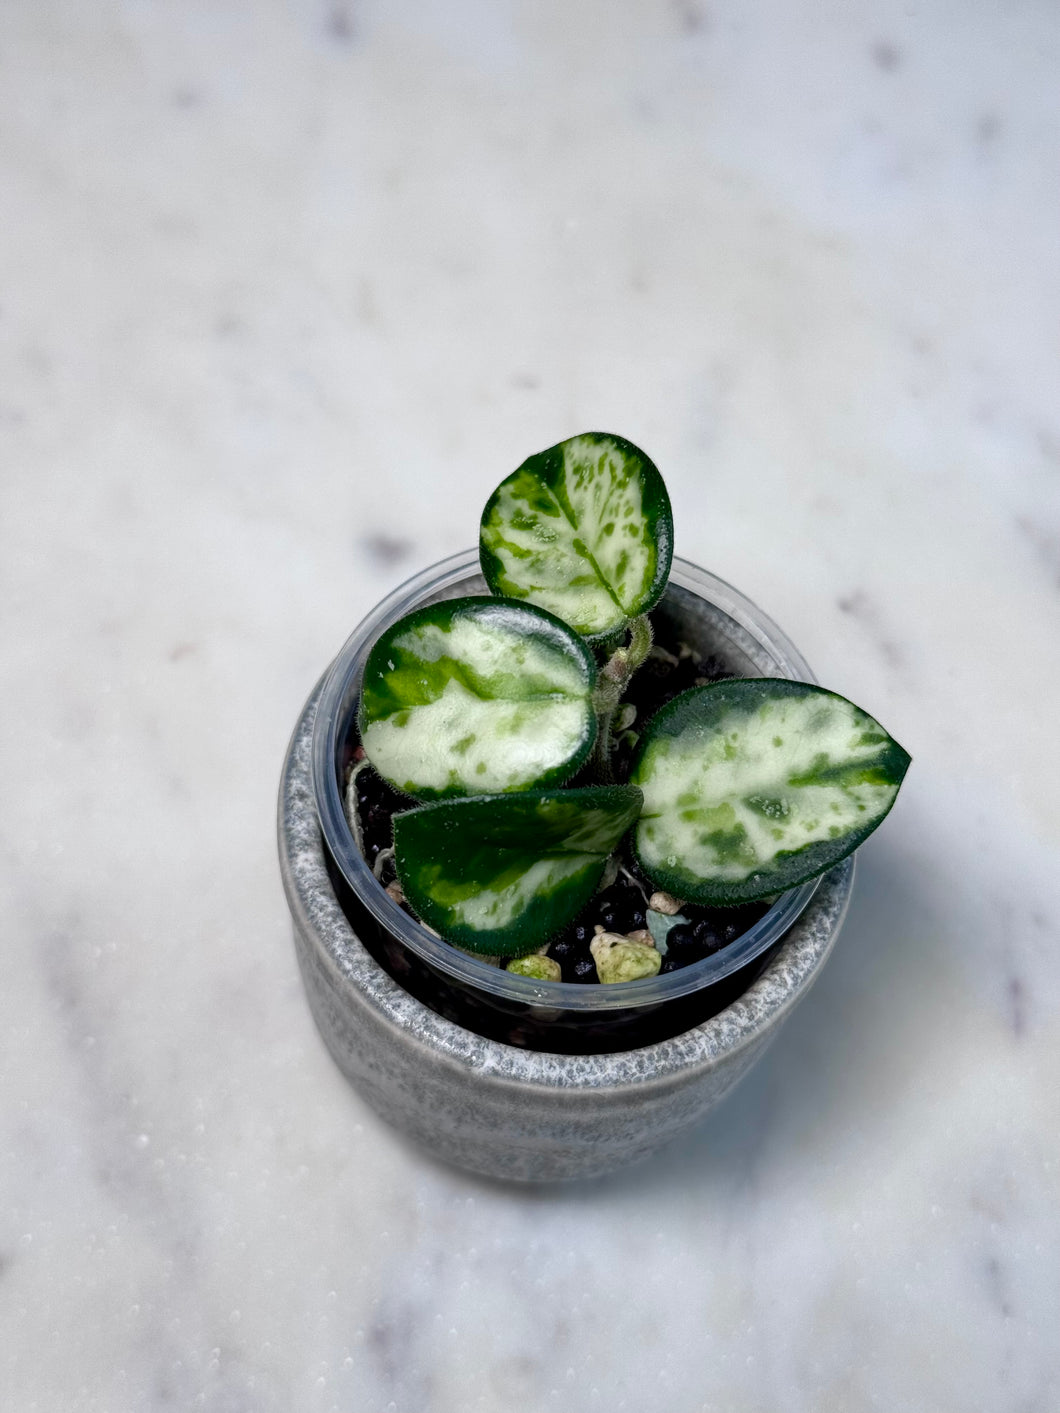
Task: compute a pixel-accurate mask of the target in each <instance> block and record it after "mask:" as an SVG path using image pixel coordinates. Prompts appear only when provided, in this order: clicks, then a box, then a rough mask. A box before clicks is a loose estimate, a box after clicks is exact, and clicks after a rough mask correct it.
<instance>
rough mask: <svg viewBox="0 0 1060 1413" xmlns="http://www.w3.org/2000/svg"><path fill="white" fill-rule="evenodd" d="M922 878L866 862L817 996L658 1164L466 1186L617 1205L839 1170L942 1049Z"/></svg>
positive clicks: (878, 860)
mask: <svg viewBox="0 0 1060 1413" xmlns="http://www.w3.org/2000/svg"><path fill="white" fill-rule="evenodd" d="M923 878H924V872H923V865H922V863H921V864H920V865H915V864H914V863H913V861H912V859H911V858H910V857H909V856H902V855H899V854H897V853H895V852H893V851H892V850H890V849H889V848H888V846H887V845H886V844H884V843H883V842H882V841H881V842H880V844H879V845H878V846H877V847H875V848H872V849H863V850H862V853H861V855H859V858H858V873H857V881H856V883H855V888H854V895H853V897H852V899H851V904H850V911H849V913H848V915H847V919H846V923H845V925H844V928H843V931H842V932H841V934H840V936H839V939H838V941H837V942H836V946H835V950H834V951H833V953H832V955H831V957H830V958H829V960H828V962H827V964H826V966H825V967H824V969H823V970H822V972H821V975H820V977H819V978H818V980H817V982H816V984H815V985H814V987H813V988H812V990H811V991H810V992H809V994H808V995H807V996H806V997H805V998H804V999H803V1001H802V1002H801V1004H800V1005H799V1006H797V1007H796V1009H795V1011H794V1012H793V1014H792V1015H791V1016H789V1017H788V1020H787V1022H786V1023H785V1024H784V1025H783V1026H782V1027H781V1030H780V1033H779V1035H778V1036H777V1037H776V1039H775V1040H774V1041H773V1043H772V1045H771V1046H770V1047H769V1049H768V1050H767V1051H766V1053H765V1055H764V1056H763V1057H762V1058H761V1059H760V1060H759V1061H758V1063H757V1064H756V1065H755V1066H754V1067H753V1068H752V1070H751V1071H750V1073H749V1074H747V1075H746V1076H745V1077H744V1078H743V1079H742V1080H741V1081H740V1083H738V1084H737V1086H736V1088H735V1089H734V1090H733V1091H732V1092H731V1093H730V1094H729V1095H728V1096H727V1097H726V1098H725V1099H724V1100H723V1101H722V1102H721V1104H720V1105H719V1106H718V1108H717V1109H715V1110H714V1112H713V1113H712V1114H710V1115H708V1116H707V1117H706V1118H705V1119H704V1120H703V1121H702V1122H701V1123H700V1124H698V1125H697V1126H696V1128H694V1129H693V1130H691V1131H690V1132H688V1133H686V1134H684V1135H682V1136H681V1137H680V1138H677V1139H675V1140H674V1141H673V1142H672V1143H671V1144H669V1145H668V1146H667V1147H666V1148H665V1149H663V1150H661V1151H660V1152H659V1153H657V1154H654V1155H653V1156H651V1157H650V1158H648V1159H646V1160H643V1161H641V1162H640V1163H637V1164H635V1165H632V1166H630V1167H628V1168H624V1169H622V1170H620V1171H619V1172H616V1173H614V1174H611V1175H609V1176H606V1177H601V1178H594V1179H592V1180H591V1181H580V1182H545V1183H529V1184H525V1185H524V1184H519V1185H518V1186H515V1185H513V1184H512V1183H509V1182H504V1181H501V1180H493V1179H489V1178H483V1177H477V1176H472V1175H470V1174H466V1173H465V1174H463V1176H464V1178H465V1180H466V1181H469V1182H471V1183H472V1184H474V1185H475V1186H477V1187H480V1188H481V1189H483V1190H488V1191H491V1192H494V1193H497V1194H500V1193H506V1194H508V1195H509V1196H513V1195H515V1196H518V1197H520V1198H522V1199H525V1200H530V1201H552V1200H555V1199H562V1200H564V1201H567V1202H571V1201H573V1202H578V1201H591V1202H593V1203H599V1202H600V1201H601V1199H602V1198H604V1197H605V1196H607V1197H611V1198H613V1199H614V1200H616V1201H618V1202H621V1201H622V1200H623V1198H624V1197H626V1196H629V1195H633V1194H640V1195H643V1193H644V1191H645V1190H646V1188H648V1187H649V1186H650V1187H651V1189H652V1191H653V1193H654V1194H655V1195H656V1196H658V1197H662V1198H664V1199H665V1198H666V1196H667V1193H668V1192H670V1193H671V1194H673V1193H675V1192H676V1191H677V1190H684V1189H689V1188H692V1189H694V1188H697V1187H703V1186H709V1187H710V1188H712V1189H718V1190H721V1191H724V1190H726V1189H727V1188H730V1187H731V1188H733V1189H736V1188H739V1187H742V1186H744V1185H746V1182H747V1180H748V1176H749V1174H751V1173H752V1172H754V1171H756V1170H760V1172H759V1175H760V1176H764V1170H765V1168H766V1166H769V1167H772V1168H774V1169H776V1168H777V1167H778V1166H783V1167H784V1168H785V1170H786V1171H788V1172H790V1171H791V1164H793V1163H796V1164H797V1163H798V1162H799V1161H800V1158H802V1159H805V1160H808V1161H813V1162H815V1163H819V1162H820V1157H821V1154H822V1153H827V1154H828V1156H829V1159H830V1161H841V1155H842V1150H843V1148H844V1146H845V1144H846V1143H847V1142H849V1141H850V1139H851V1136H852V1135H855V1134H858V1133H862V1132H863V1131H864V1128H865V1124H866V1114H867V1113H868V1112H872V1113H876V1114H881V1113H885V1112H887V1111H889V1110H893V1109H894V1108H895V1107H896V1106H898V1105H900V1104H901V1101H902V1095H903V1093H904V1092H905V1091H906V1090H907V1089H908V1088H910V1087H912V1086H914V1085H915V1084H916V1080H917V1075H918V1073H920V1072H921V1067H922V1066H923V1065H924V1064H930V1062H931V1051H932V1048H933V1047H936V1046H938V1045H940V1044H943V1043H944V1035H943V1033H942V1031H941V1029H940V1028H939V1027H937V1025H935V1024H934V1023H933V1021H932V1013H933V1012H937V1009H938V1007H939V1006H940V1005H943V1004H944V1003H945V1002H946V1000H947V997H949V996H951V995H952V993H953V989H954V986H955V983H956V977H955V972H954V964H953V961H952V958H951V959H949V960H948V959H947V958H946V956H945V952H944V947H943V945H942V937H941V928H940V926H939V923H938V922H937V921H936V911H937V910H936V908H935V906H934V904H933V900H932V899H931V898H930V897H929V896H928V895H927V892H926V890H925V888H924V887H923V884H922V880H923ZM438 1166H439V1167H440V1168H441V1167H443V1166H445V1165H442V1164H438ZM447 1171H449V1172H450V1173H452V1172H453V1171H455V1170H453V1169H447Z"/></svg>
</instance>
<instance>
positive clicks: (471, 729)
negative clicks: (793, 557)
mask: <svg viewBox="0 0 1060 1413" xmlns="http://www.w3.org/2000/svg"><path fill="white" fill-rule="evenodd" d="M479 544H480V559H481V565H482V572H483V576H484V578H485V580H486V583H487V585H488V587H489V589H490V590H491V595H490V596H477V597H469V598H462V599H455V600H447V601H445V602H442V603H436V604H431V605H429V606H427V607H425V608H420V609H417V610H416V611H415V612H413V613H410V614H408V615H407V616H406V617H405V618H403V619H401V620H400V621H398V622H397V623H395V624H393V625H392V626H391V627H390V628H388V629H387V630H386V631H385V632H384V633H383V634H382V636H381V637H380V638H379V639H378V640H377V641H376V643H375V644H374V645H373V647H372V649H371V652H370V653H369V656H368V659H367V663H366V666H365V672H364V680H363V686H362V690H361V697H360V706H359V721H358V725H359V730H360V735H361V744H362V746H363V750H364V754H365V756H366V758H367V761H368V762H370V763H371V765H372V766H373V767H374V768H375V770H376V771H377V772H378V773H379V775H381V776H382V777H383V779H384V780H386V781H387V782H388V783H389V784H390V785H391V786H392V787H393V789H395V790H396V791H398V792H399V793H400V796H401V797H404V798H405V799H407V806H408V807H407V808H404V809H400V810H398V811H397V812H396V813H395V814H394V817H393V862H394V867H395V868H396V872H397V881H398V884H397V886H398V888H399V890H400V896H402V897H403V898H404V900H405V901H406V902H407V904H408V906H409V907H410V908H411V910H412V911H413V912H414V913H415V914H416V916H417V917H418V918H419V919H420V920H421V922H423V923H424V925H425V926H427V927H430V928H432V929H433V930H434V931H435V932H437V933H438V934H439V935H440V936H441V937H443V938H446V939H447V940H448V941H450V942H452V943H453V944H454V945H456V946H458V947H461V948H464V949H465V950H467V951H471V952H475V953H479V954H483V955H487V956H490V957H500V958H504V959H509V961H510V960H511V959H515V958H528V961H527V962H525V963H516V965H517V967H520V968H522V969H524V970H525V971H526V972H527V974H529V975H538V976H548V975H550V973H549V972H548V971H547V970H541V969H538V968H537V967H536V966H535V965H534V963H535V962H536V958H535V957H534V956H533V955H532V954H536V953H540V951H541V950H542V948H543V946H544V945H545V944H547V943H548V941H549V939H550V938H552V937H554V936H556V934H558V933H559V932H560V931H561V930H562V929H563V928H565V927H567V926H569V925H570V924H571V923H572V921H573V920H574V919H576V918H577V917H578V915H579V913H581V911H582V910H583V909H584V908H585V906H586V904H587V903H588V901H589V900H590V899H591V898H592V896H593V894H594V892H595V891H596V890H597V889H598V887H599V886H600V884H601V880H603V879H605V878H609V877H613V876H614V873H615V870H616V868H617V867H619V866H621V864H622V863H623V861H624V863H625V864H628V865H630V866H635V867H636V868H637V869H638V870H639V872H640V873H641V874H642V875H643V876H644V877H645V878H646V879H647V880H648V882H649V884H650V886H651V887H652V888H654V889H656V890H658V893H657V895H654V896H657V897H658V898H659V899H660V900H662V901H660V902H659V903H658V904H657V907H658V909H660V910H662V911H663V912H669V913H671V914H675V915H676V914H677V913H678V909H679V907H681V906H682V905H684V904H685V903H691V904H705V905H710V906H719V907H731V906H733V905H736V904H745V903H751V902H756V901H760V900H766V899H772V898H773V897H775V896H776V895H777V894H779V893H782V892H784V891H785V890H786V889H789V888H793V887H795V886H796V885H798V884H800V883H803V882H806V881H807V880H809V879H811V878H813V877H815V876H816V875H818V874H820V873H823V872H824V871H825V870H827V869H829V868H831V867H832V866H833V865H834V864H836V863H838V862H839V860H841V859H842V858H844V857H845V856H846V855H848V854H850V853H851V852H852V851H853V850H854V849H855V848H857V846H858V845H859V844H860V843H861V842H862V841H863V840H864V839H865V838H866V837H867V836H868V835H869V834H871V833H872V831H873V830H874V829H875V828H876V827H877V826H878V825H879V823H880V822H881V820H882V819H883V818H884V816H885V815H886V814H887V812H888V811H889V810H890V808H891V806H892V804H893V803H894V800H895V797H896V795H897V793H898V789H899V786H900V785H901V782H902V778H903V776H904V774H905V771H906V768H907V766H908V764H909V756H908V755H907V753H906V752H905V751H904V750H903V749H902V747H901V746H899V745H898V744H897V742H895V741H894V740H892V738H891V737H890V736H889V735H888V734H887V732H886V731H885V730H884V729H883V727H882V726H880V724H879V723H878V722H877V721H875V720H874V719H873V718H872V717H871V716H869V715H868V714H867V713H866V712H864V711H862V710H861V709H860V708H859V707H857V706H855V705H854V704H853V703H852V702H849V701H847V700H846V699H845V698H843V697H840V696H837V695H836V694H835V693H834V692H829V691H826V690H824V689H823V688H820V687H816V686H812V685H810V684H808V683H803V682H792V681H788V680H787V679H773V678H748V679H729V680H723V681H717V682H712V683H709V684H708V685H704V686H697V687H693V688H691V689H690V690H688V691H685V692H682V693H681V694H680V695H679V696H677V697H675V698H674V699H673V700H671V701H669V702H668V703H667V704H666V705H665V706H663V707H661V708H660V709H659V710H658V711H657V712H656V713H655V714H654V715H653V716H651V717H650V718H649V719H648V720H646V721H644V720H640V721H638V722H637V728H638V731H637V738H636V743H635V747H634V749H633V752H632V755H631V756H629V755H628V753H626V754H623V757H622V758H623V760H624V762H625V763H624V766H623V768H622V771H621V773H622V775H623V778H621V779H616V775H615V761H616V758H617V757H618V752H616V748H615V734H616V733H615V731H614V729H613V728H614V726H615V723H616V721H617V722H618V723H619V724H620V725H624V724H625V722H626V721H627V719H628V716H629V708H628V707H627V706H626V704H624V703H623V696H624V694H625V692H626V690H627V688H628V687H629V684H630V681H631V679H632V677H633V674H634V673H635V672H636V671H637V669H638V668H639V667H640V666H641V665H642V664H643V663H644V661H645V660H646V658H647V656H648V654H649V652H650V651H651V647H652V628H651V622H650V618H649V614H650V613H651V610H652V609H653V608H654V607H655V605H656V604H657V603H658V601H659V598H660V597H661V595H662V593H663V591H664V589H665V588H666V583H667V579H668V576H669V572H670V565H671V559H672V554H673V517H672V514H671V509H670V500H669V496H668V494H667V491H666V487H665V485H664V483H663V479H662V477H661V475H660V474H659V471H658V469H657V468H656V467H655V465H654V464H653V463H652V461H651V460H650V459H649V458H648V457H647V456H646V455H645V454H644V452H643V451H641V450H639V448H637V447H635V446H634V445H633V444H632V443H631V442H628V441H626V440H624V439H623V438H622V437H618V436H613V435H611V434H607V433H598V432H592V433H586V434H584V435H582V436H578V437H572V438H571V439H569V440H568V441H564V442H561V443H560V444H559V445H558V446H554V447H550V448H549V449H548V450H547V451H543V452H540V453H538V454H537V455H535V456H531V457H530V458H528V460H526V461H525V462H523V464H522V465H521V466H520V467H519V468H518V470H516V471H515V472H513V473H512V475H510V476H508V477H507V478H506V479H505V480H504V481H502V482H501V484H500V485H499V486H498V487H497V489H496V490H495V491H494V492H493V494H492V495H491V496H490V498H489V500H488V501H487V503H486V507H485V510H484V511H483V514H482V519H481V524H480V534H479ZM627 735H628V733H627ZM353 795H354V792H353V791H352V789H351V792H350V797H351V798H352V797H353ZM350 808H351V811H352V812H353V813H354V814H355V812H356V802H355V799H352V803H351V806H350ZM656 921H658V914H656ZM651 933H652V934H653V936H654V937H656V938H659V939H662V938H663V937H664V936H665V927H663V928H661V929H659V928H656V927H654V926H653V927H652V929H651ZM626 943H630V944H632V943H636V944H638V945H639V946H640V947H641V949H642V950H641V951H640V952H633V953H631V952H630V951H629V948H628V947H626V951H625V952H623V946H624V945H625V944H626ZM652 945H653V938H652V936H649V935H648V934H647V933H645V934H644V935H643V936H642V937H631V938H625V939H624V938H621V937H607V936H604V937H601V938H598V939H597V941H596V942H595V943H594V944H593V951H594V956H596V957H597V965H598V969H599V971H600V975H601V977H602V978H603V977H605V976H606V977H608V978H610V979H625V978H627V977H632V976H638V975H647V974H651V973H652V971H653V970H658V966H659V958H658V956H655V957H654V959H653V961H651V962H650V963H648V962H644V961H643V957H644V954H645V952H646V951H647V950H648V949H650V948H651V947H652ZM631 957H632V960H631ZM542 965H543V964H542Z"/></svg>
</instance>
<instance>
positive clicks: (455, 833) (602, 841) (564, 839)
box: [394, 785, 641, 957]
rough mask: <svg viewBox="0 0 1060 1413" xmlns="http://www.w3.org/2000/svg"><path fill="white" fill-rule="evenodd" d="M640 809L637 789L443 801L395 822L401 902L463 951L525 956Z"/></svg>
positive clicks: (581, 897)
mask: <svg viewBox="0 0 1060 1413" xmlns="http://www.w3.org/2000/svg"><path fill="white" fill-rule="evenodd" d="M640 803H641V793H640V791H639V790H637V789H634V788H633V787H632V786H630V785H612V786H601V787H595V788H594V787H586V788H579V789H574V790H560V791H552V792H549V791H542V790H529V791H526V792H524V793H522V794H516V795H501V796H496V795H494V796H488V797H481V798H472V799H465V800H444V801H441V802H440V803H438V804H431V805H423V806H421V807H420V808H419V809H414V810H408V811H407V812H406V813H404V814H399V815H395V817H394V851H395V860H396V864H397V870H398V877H399V878H400V880H401V886H402V888H403V889H404V893H405V897H406V898H407V900H408V902H409V904H410V905H411V907H412V909H413V911H414V912H415V913H416V915H417V916H418V917H419V918H420V920H421V921H422V922H424V923H426V925H427V926H428V927H433V928H434V930H435V931H436V932H438V933H440V934H441V936H442V937H445V938H447V939H448V940H449V941H450V942H455V943H456V944H457V945H458V946H460V947H464V948H466V949H467V950H468V951H473V952H480V953H485V954H486V955H488V956H504V957H517V956H525V955H526V954H527V953H528V952H532V951H533V950H534V949H535V948H536V947H540V946H541V945H542V944H543V943H545V942H547V941H548V940H549V938H550V937H553V936H555V934H556V933H557V932H560V931H561V930H562V929H563V928H564V927H566V926H567V925H568V924H569V923H571V922H573V920H574V919H575V917H577V915H578V913H579V912H580V911H581V909H582V908H583V907H584V906H585V904H586V903H587V902H588V901H589V899H590V897H591V896H592V894H593V892H594V891H595V889H596V886H597V884H598V882H599V880H600V875H601V873H602V872H603V867H604V863H605V861H606V859H607V857H608V855H609V854H610V853H611V852H612V851H613V850H614V848H615V847H616V846H617V844H618V842H619V840H620V839H621V838H622V836H623V834H625V832H626V830H627V829H628V828H629V826H630V825H631V824H632V823H633V821H634V820H635V819H636V817H637V812H638V810H639V809H640Z"/></svg>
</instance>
